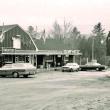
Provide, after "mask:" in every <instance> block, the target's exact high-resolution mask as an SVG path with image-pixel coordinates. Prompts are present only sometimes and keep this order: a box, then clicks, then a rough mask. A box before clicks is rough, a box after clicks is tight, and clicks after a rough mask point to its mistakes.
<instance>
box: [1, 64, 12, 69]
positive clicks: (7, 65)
mask: <svg viewBox="0 0 110 110" xmlns="http://www.w3.org/2000/svg"><path fill="white" fill-rule="evenodd" d="M2 68H12V64H6V65H4V66H3V67H2Z"/></svg>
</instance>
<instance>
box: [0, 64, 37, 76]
mask: <svg viewBox="0 0 110 110" xmlns="http://www.w3.org/2000/svg"><path fill="white" fill-rule="evenodd" d="M35 74H36V67H34V66H33V65H32V64H30V63H12V64H5V65H4V66H2V67H1V68H0V76H2V77H6V76H9V75H11V76H13V77H15V78H17V77H19V76H21V75H22V76H23V77H28V76H29V75H35Z"/></svg>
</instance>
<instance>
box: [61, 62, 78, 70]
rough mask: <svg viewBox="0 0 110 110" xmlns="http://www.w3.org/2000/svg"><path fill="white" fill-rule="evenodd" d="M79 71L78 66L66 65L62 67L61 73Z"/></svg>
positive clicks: (73, 64) (75, 64)
mask: <svg viewBox="0 0 110 110" xmlns="http://www.w3.org/2000/svg"><path fill="white" fill-rule="evenodd" d="M78 70H79V65H78V64H77V63H67V64H66V65H64V66H62V72H64V71H69V72H73V71H78Z"/></svg>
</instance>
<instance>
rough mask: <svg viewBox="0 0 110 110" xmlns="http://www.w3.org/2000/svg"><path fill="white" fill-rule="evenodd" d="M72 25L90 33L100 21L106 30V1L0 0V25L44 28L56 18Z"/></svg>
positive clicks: (109, 6)
mask: <svg viewBox="0 0 110 110" xmlns="http://www.w3.org/2000/svg"><path fill="white" fill-rule="evenodd" d="M64 20H65V21H66V22H70V23H71V24H73V26H76V27H77V28H78V29H79V31H80V32H81V33H83V34H89V33H91V30H93V27H94V25H96V24H97V23H98V22H101V23H102V25H103V28H104V29H105V31H106V32H108V31H109V30H110V0H0V25H2V24H3V22H4V24H6V25H9V24H19V25H20V26H21V27H23V28H24V29H27V27H28V26H30V25H32V26H34V27H36V26H37V27H38V29H39V30H43V29H44V28H45V29H46V30H47V31H48V30H50V29H51V28H52V26H53V23H54V22H55V21H57V22H58V23H59V24H60V25H61V26H63V23H64Z"/></svg>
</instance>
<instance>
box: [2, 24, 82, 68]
mask: <svg viewBox="0 0 110 110" xmlns="http://www.w3.org/2000/svg"><path fill="white" fill-rule="evenodd" d="M47 44H48V46H47V45H46V44H45V42H44V41H43V39H41V40H37V42H34V40H33V39H32V37H31V36H30V35H29V33H27V32H26V31H25V30H23V29H22V28H21V27H20V26H19V25H17V24H15V25H3V26H0V47H1V48H0V62H1V65H3V64H4V63H9V62H11V63H16V62H30V63H32V64H33V65H35V66H36V67H37V68H47V67H56V66H62V65H64V64H65V63H66V62H73V61H74V62H75V56H81V53H80V52H79V50H69V49H68V50H66V49H65V47H63V48H61V46H60V45H59V44H57V46H56V44H55V45H54V44H52V41H48V43H47ZM49 44H51V45H49ZM52 45H54V46H53V47H52Z"/></svg>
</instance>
